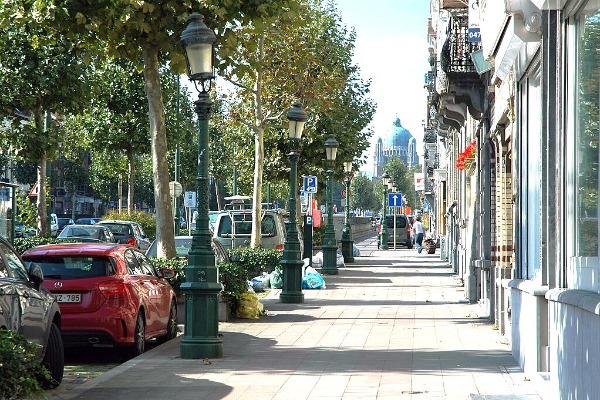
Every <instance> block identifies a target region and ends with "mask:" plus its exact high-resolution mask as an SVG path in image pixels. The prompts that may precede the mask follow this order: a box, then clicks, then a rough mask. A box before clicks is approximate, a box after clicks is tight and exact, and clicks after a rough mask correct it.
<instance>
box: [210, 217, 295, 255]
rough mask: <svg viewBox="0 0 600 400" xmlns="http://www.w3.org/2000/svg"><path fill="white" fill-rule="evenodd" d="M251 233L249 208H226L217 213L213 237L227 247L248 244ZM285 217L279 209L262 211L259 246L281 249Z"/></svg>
mask: <svg viewBox="0 0 600 400" xmlns="http://www.w3.org/2000/svg"><path fill="white" fill-rule="evenodd" d="M251 234H252V211H251V210H247V209H244V210H228V211H221V212H220V213H218V214H217V217H216V220H215V224H214V228H213V238H214V239H215V240H217V241H219V242H221V244H222V245H223V247H225V248H227V249H231V248H235V247H243V246H249V245H250V236H251ZM285 235H286V230H285V219H284V215H283V213H282V212H281V211H280V210H276V209H269V210H263V211H262V219H261V246H262V247H264V248H267V249H279V250H283V244H284V242H285Z"/></svg>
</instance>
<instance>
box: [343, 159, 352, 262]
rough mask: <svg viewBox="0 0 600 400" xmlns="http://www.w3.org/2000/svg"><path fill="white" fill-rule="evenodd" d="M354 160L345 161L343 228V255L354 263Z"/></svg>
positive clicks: (347, 260)
mask: <svg viewBox="0 0 600 400" xmlns="http://www.w3.org/2000/svg"><path fill="white" fill-rule="evenodd" d="M352 168H353V166H352V161H346V162H344V174H345V175H346V177H345V179H344V184H345V185H346V206H345V207H344V208H345V215H344V229H343V230H342V255H343V256H344V263H353V262H354V254H353V251H352V250H353V247H354V241H353V240H352V228H351V227H350V176H351V175H352Z"/></svg>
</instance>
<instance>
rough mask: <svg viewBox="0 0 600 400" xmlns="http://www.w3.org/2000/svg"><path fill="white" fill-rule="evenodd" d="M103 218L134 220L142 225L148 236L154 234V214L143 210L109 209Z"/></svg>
mask: <svg viewBox="0 0 600 400" xmlns="http://www.w3.org/2000/svg"><path fill="white" fill-rule="evenodd" d="M102 219H103V220H105V219H119V220H123V221H135V222H137V223H139V224H140V225H141V226H142V229H143V230H144V233H145V234H146V235H148V237H151V238H152V237H154V235H156V220H155V219H154V215H152V214H149V213H147V212H144V211H138V210H134V211H132V212H131V213H129V212H127V211H121V212H119V211H117V210H110V211H109V212H107V213H106V215H105V216H104V217H102Z"/></svg>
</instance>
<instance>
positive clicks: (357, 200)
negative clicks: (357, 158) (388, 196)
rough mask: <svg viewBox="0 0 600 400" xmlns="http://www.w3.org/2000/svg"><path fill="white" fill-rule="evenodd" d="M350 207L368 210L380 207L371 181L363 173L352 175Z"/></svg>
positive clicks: (374, 210)
mask: <svg viewBox="0 0 600 400" xmlns="http://www.w3.org/2000/svg"><path fill="white" fill-rule="evenodd" d="M350 193H351V195H350V208H351V209H361V210H363V211H366V210H370V211H373V212H377V211H378V210H380V209H381V206H382V204H381V202H380V201H379V200H378V196H376V195H375V186H374V184H373V181H372V180H371V179H370V178H369V177H368V176H366V175H365V174H363V173H359V174H357V175H355V176H354V179H352V182H351V184H350Z"/></svg>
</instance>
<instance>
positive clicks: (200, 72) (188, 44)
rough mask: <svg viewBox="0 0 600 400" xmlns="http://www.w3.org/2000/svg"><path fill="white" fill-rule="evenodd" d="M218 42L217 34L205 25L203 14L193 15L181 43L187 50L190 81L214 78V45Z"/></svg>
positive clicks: (182, 34)
mask: <svg viewBox="0 0 600 400" xmlns="http://www.w3.org/2000/svg"><path fill="white" fill-rule="evenodd" d="M216 40H217V37H216V36H215V33H214V32H213V31H212V30H211V29H210V28H208V27H207V26H206V25H205V24H204V17H203V16H202V15H201V14H198V13H193V14H191V15H190V16H189V18H188V24H187V26H186V27H185V30H184V31H183V32H182V33H181V37H180V43H181V45H182V46H183V49H184V50H185V61H186V63H187V67H188V74H189V77H190V80H192V81H194V82H195V81H200V82H201V83H202V84H203V83H204V81H207V80H211V79H213V78H214V72H213V43H214V42H215V41H216Z"/></svg>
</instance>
